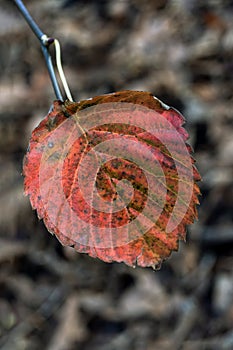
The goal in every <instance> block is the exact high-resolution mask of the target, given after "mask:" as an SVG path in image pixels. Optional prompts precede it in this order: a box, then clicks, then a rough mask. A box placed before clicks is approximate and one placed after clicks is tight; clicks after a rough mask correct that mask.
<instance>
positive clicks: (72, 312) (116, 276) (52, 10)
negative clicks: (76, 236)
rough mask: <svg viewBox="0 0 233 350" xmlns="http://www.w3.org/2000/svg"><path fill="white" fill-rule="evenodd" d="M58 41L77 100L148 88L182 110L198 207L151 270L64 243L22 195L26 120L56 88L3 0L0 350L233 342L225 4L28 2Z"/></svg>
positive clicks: (232, 118) (230, 40)
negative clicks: (181, 237) (183, 235)
mask: <svg viewBox="0 0 233 350" xmlns="http://www.w3.org/2000/svg"><path fill="white" fill-rule="evenodd" d="M25 4H26V5H27V7H28V9H29V10H30V12H31V14H32V15H33V17H34V18H35V19H36V21H37V22H38V24H39V25H40V27H41V28H42V30H43V31H44V32H45V33H46V34H48V35H49V36H53V37H56V38H58V39H59V40H60V42H61V45H62V55H63V63H64V70H65V73H66V76H67V80H68V82H69V85H70V88H71V91H72V94H73V96H74V98H75V99H76V100H80V99H84V98H89V97H92V96H94V95H99V94H103V93H109V92H113V91H117V90H123V89H133V90H145V91H151V92H152V93H153V94H154V95H155V96H157V97H158V98H160V99H161V100H162V101H164V102H165V103H167V104H168V105H170V106H173V107H175V108H177V109H178V110H180V111H181V112H182V113H183V114H184V115H185V117H186V120H187V123H186V128H187V129H188V131H189V133H190V143H191V145H192V146H193V148H194V150H195V158H196V160H197V167H198V169H199V171H200V173H201V175H202V177H203V181H202V182H201V183H200V187H201V191H202V197H201V198H200V202H201V205H200V207H199V212H200V218H199V221H198V222H196V223H195V224H194V225H193V226H192V227H189V229H188V234H187V243H186V244H180V249H179V252H178V253H173V254H172V255H171V257H170V258H169V259H168V260H167V261H166V262H165V263H164V264H163V265H162V268H161V270H160V271H156V272H154V271H153V270H152V269H141V268H136V269H133V268H130V267H127V266H125V265H124V264H116V263H113V264H105V263H103V262H101V261H99V260H95V259H91V258H89V257H88V256H86V255H84V254H78V253H76V252H75V251H74V250H73V249H72V248H67V247H66V248H64V247H62V246H61V245H60V244H59V242H58V241H57V240H56V238H54V237H53V236H52V235H50V234H49V233H48V232H47V230H46V229H45V227H44V225H43V223H42V222H40V221H38V219H37V216H36V213H35V212H34V211H32V210H31V208H30V205H29V200H28V198H25V197H23V178H22V176H21V172H22V161H23V156H24V154H25V152H26V149H27V145H28V141H29V138H30V133H31V131H32V129H33V128H34V127H35V126H36V125H37V124H38V123H39V122H40V120H41V119H42V118H43V117H44V116H45V115H46V114H47V112H48V110H49V108H50V106H51V103H52V101H53V100H54V99H55V96H54V93H53V89H52V86H51V83H50V80H49V77H48V73H47V70H46V66H45V63H44V60H43V57H42V53H41V49H40V46H39V42H38V41H37V39H36V38H35V36H34V34H33V33H32V32H31V30H30V29H29V27H28V25H27V23H26V22H25V21H24V20H23V18H22V16H21V15H20V13H19V12H18V10H17V8H16V7H15V5H14V2H13V1H9V0H1V2H0V169H1V171H0V348H1V349H4V350H12V349H14V350H23V349H30V350H37V349H42V348H43V349H46V350H47V349H48V350H79V349H82V350H92V349H94V350H100V349H101V350H154V349H157V350H160V349H161V350H163V349H167V350H169V349H172V350H176V349H177V350H179V349H185V350H194V349H195V350H200V349H213V350H215V349H216V350H219V349H233V114H232V113H233V112H232V111H233V94H232V91H233V20H232V14H233V3H232V1H231V0H206V1H201V0H173V1H172V0H170V1H169V0H156V1H155V0H151V1H150V0H143V1H140V0H99V1H97V0H89V1H88V0H76V1H75V0H57V1H55V0H41V1H35V0H30V1H25Z"/></svg>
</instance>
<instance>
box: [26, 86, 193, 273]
mask: <svg viewBox="0 0 233 350" xmlns="http://www.w3.org/2000/svg"><path fill="white" fill-rule="evenodd" d="M183 123H184V118H183V117H182V115H181V114H180V113H179V112H177V111H176V110H174V109H173V108H170V107H168V106H166V105H164V104H163V103H162V102H161V101H159V100H158V99H157V98H155V97H153V96H152V95H151V94H150V93H148V92H138V91H121V92H116V93H113V94H109V95H103V96H97V97H94V98H92V99H89V100H86V101H81V102H77V103H76V102H75V103H73V102H68V101H66V102H64V103H63V102H60V101H55V102H54V104H53V109H52V111H51V112H50V113H49V114H48V115H47V116H46V118H45V119H44V120H43V121H42V122H41V123H40V124H39V126H38V127H37V128H36V129H35V130H34V131H33V133H32V137H31V140H30V145H29V150H28V152H27V154H26V156H25V160H24V167H23V173H24V176H25V182H24V183H25V194H26V195H29V196H30V201H31V204H32V207H33V208H34V209H36V210H37V213H38V216H39V218H42V219H43V220H44V223H45V225H46V227H47V229H48V230H49V231H50V232H51V233H54V234H55V235H56V236H57V238H58V239H59V240H60V241H61V243H62V244H64V245H70V246H74V248H75V249H76V250H77V251H79V252H83V253H88V254H89V255H90V256H92V257H98V258H100V259H102V260H104V261H106V262H111V261H118V262H121V261H123V262H125V263H126V264H128V265H135V264H138V265H140V266H153V267H158V266H159V265H160V263H161V262H162V260H163V259H165V258H167V257H168V256H169V255H170V254H171V251H173V250H177V249H178V240H179V239H185V231H186V225H187V224H191V223H192V222H193V221H194V219H195V218H196V217H197V211H196V204H198V198H197V197H198V194H199V188H198V186H197V184H196V181H198V180H200V175H199V173H198V171H197V169H196V168H195V166H194V160H193V158H192V156H191V155H190V153H191V147H190V146H189V145H188V144H187V143H186V140H187V138H188V134H187V132H186V131H185V130H184V128H183V127H182V125H183Z"/></svg>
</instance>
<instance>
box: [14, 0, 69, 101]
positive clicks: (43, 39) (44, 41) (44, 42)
mask: <svg viewBox="0 0 233 350" xmlns="http://www.w3.org/2000/svg"><path fill="white" fill-rule="evenodd" d="M14 2H15V4H16V6H17V7H18V9H19V11H20V12H21V14H22V15H23V17H24V18H25V20H26V21H27V23H28V25H29V26H30V28H31V29H32V31H33V32H34V34H35V35H36V37H37V38H38V39H39V41H40V44H41V49H42V52H43V54H44V58H45V62H46V66H47V69H48V72H49V76H50V79H51V82H52V84H53V89H54V92H55V95H56V98H57V99H58V100H61V101H62V100H63V97H62V94H61V90H60V87H59V84H58V81H57V78H56V75H55V71H54V67H53V64H52V59H51V56H50V53H49V46H50V45H51V44H52V43H53V42H54V39H53V38H49V37H47V35H46V34H44V33H43V32H42V31H41V29H40V28H39V27H38V25H37V24H36V22H35V21H34V19H33V18H32V16H31V15H30V13H29V12H28V10H27V8H26V7H25V5H24V4H23V2H22V1H21V0H14Z"/></svg>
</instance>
